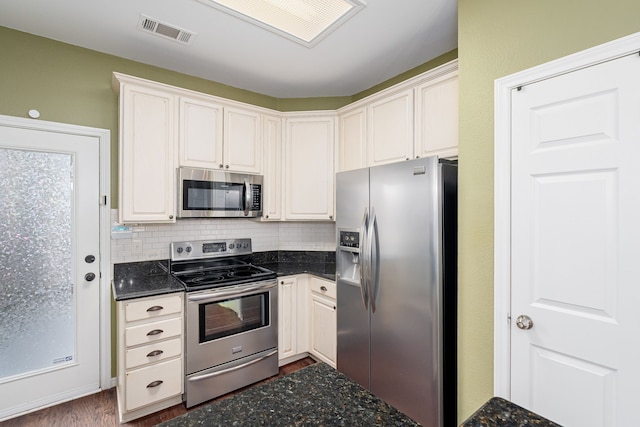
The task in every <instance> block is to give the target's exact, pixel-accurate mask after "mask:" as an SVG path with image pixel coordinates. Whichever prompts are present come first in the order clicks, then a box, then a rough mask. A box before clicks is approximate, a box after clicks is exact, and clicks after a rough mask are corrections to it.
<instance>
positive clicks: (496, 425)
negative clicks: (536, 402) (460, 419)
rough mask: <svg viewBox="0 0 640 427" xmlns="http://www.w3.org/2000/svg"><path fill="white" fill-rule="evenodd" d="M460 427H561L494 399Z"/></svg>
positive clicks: (511, 404) (502, 400)
mask: <svg viewBox="0 0 640 427" xmlns="http://www.w3.org/2000/svg"><path fill="white" fill-rule="evenodd" d="M460 427H561V426H560V425H559V424H556V423H554V422H553V421H549V420H547V419H546V418H543V417H541V416H540V415H538V414H535V413H533V412H531V411H528V410H526V409H524V408H522V407H520V406H518V405H516V404H515V403H512V402H509V401H508V400H505V399H502V398H500V397H493V398H491V399H489V401H488V402H487V403H485V404H484V405H482V406H481V407H480V409H478V410H477V411H476V412H475V413H474V414H473V415H471V417H469V419H467V420H466V421H465V422H464V423H462V424H461V425H460Z"/></svg>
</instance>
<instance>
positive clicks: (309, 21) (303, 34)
mask: <svg viewBox="0 0 640 427" xmlns="http://www.w3.org/2000/svg"><path fill="white" fill-rule="evenodd" d="M199 1H201V2H202V3H205V4H207V5H209V6H212V7H215V8H217V9H220V10H222V11H224V12H227V13H229V14H231V15H234V16H236V17H238V18H241V19H244V20H245V21H248V22H250V23H252V24H255V25H258V26H260V27H262V28H265V29H267V30H270V31H273V32H274V33H276V34H279V35H281V36H283V37H286V38H288V39H291V40H293V41H296V42H298V43H300V44H303V45H305V46H307V47H311V46H313V45H315V44H316V43H317V42H319V41H320V40H321V39H323V38H324V37H325V36H327V35H328V34H329V33H331V32H332V31H333V30H335V29H336V28H337V27H338V26H340V25H341V24H342V23H344V22H345V21H346V20H348V19H349V18H351V17H352V16H353V15H355V14H356V13H357V12H358V11H360V10H361V9H362V8H363V7H365V6H366V3H365V1H364V0H250V1H247V0H199Z"/></svg>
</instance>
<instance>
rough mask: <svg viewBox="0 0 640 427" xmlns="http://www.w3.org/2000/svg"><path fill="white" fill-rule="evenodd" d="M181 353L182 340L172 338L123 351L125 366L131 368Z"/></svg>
mask: <svg viewBox="0 0 640 427" xmlns="http://www.w3.org/2000/svg"><path fill="white" fill-rule="evenodd" d="M181 353H182V340H181V339H180V338H174V339H170V340H167V341H160V342H157V343H153V344H150V345H145V346H144V347H137V348H133V349H129V350H127V351H125V356H124V357H125V368H126V369H132V368H137V367H139V366H142V365H145V364H147V363H152V362H158V361H161V360H165V359H170V358H172V357H175V356H180V354H181Z"/></svg>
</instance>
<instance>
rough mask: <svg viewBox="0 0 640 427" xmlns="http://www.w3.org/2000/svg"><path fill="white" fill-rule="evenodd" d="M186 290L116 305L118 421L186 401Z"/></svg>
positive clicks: (128, 419) (132, 418)
mask: <svg viewBox="0 0 640 427" xmlns="http://www.w3.org/2000/svg"><path fill="white" fill-rule="evenodd" d="M183 307H184V294H183V293H175V294H170V295H164V296H156V297H149V298H136V299H132V300H126V301H119V302H118V303H117V323H118V349H117V352H118V410H119V417H120V422H128V421H131V420H134V419H136V418H140V417H143V416H145V415H148V414H151V413H153V412H157V411H159V410H161V409H164V408H168V407H170V406H173V405H176V404H179V403H181V402H182V393H183V383H184V368H183V357H182V349H183V318H184V316H183Z"/></svg>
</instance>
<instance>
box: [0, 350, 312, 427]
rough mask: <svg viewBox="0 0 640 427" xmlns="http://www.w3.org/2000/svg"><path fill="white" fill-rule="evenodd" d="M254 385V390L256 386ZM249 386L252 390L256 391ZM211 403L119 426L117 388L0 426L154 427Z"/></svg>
mask: <svg viewBox="0 0 640 427" xmlns="http://www.w3.org/2000/svg"><path fill="white" fill-rule="evenodd" d="M313 363H315V361H314V360H313V359H311V358H310V357H307V358H304V359H301V360H298V361H297V362H293V363H290V364H288V365H285V366H282V367H281V368H280V372H279V373H278V375H277V376H275V377H272V378H269V379H266V380H264V381H262V382H260V383H258V384H262V383H264V382H268V381H273V380H274V379H276V378H279V377H281V376H283V375H286V374H289V373H291V372H295V371H297V370H298V369H301V368H304V367H305V366H309V365H312V364H313ZM255 385H256V384H254V385H253V386H255ZM253 386H249V387H253ZM242 390H243V389H241V390H238V391H236V392H234V393H229V394H226V395H224V396H221V397H219V398H217V399H214V401H215V400H219V399H224V398H226V397H229V396H231V395H233V394H235V393H238V392H240V391H242ZM211 402H212V401H209V402H206V403H203V404H202V405H198V406H194V407H193V408H189V409H186V408H185V407H184V405H176V406H172V407H171V408H168V409H165V410H163V411H161V412H157V413H155V414H152V415H149V416H146V417H144V418H140V419H137V420H134V421H131V422H129V423H126V424H120V423H119V422H118V410H117V407H118V404H117V402H116V389H115V387H114V388H112V389H109V390H106V391H102V392H100V393H96V394H92V395H90V396H86V397H82V398H80V399H76V400H72V401H71V402H66V403H62V404H60V405H57V406H52V407H51V408H46V409H42V410H40V411H37V412H32V413H30V414H27V415H23V416H21V417H18V418H13V419H10V420H7V421H4V422H1V423H0V426H2V427H58V426H60V427H103V426H108V427H112V426H126V427H151V426H154V425H156V424H158V423H161V422H163V421H167V420H170V419H172V418H175V417H177V416H179V415H182V414H184V413H186V412H189V411H193V410H194V409H198V408H199V407H201V406H204V405H207V404H209V403H211Z"/></svg>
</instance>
